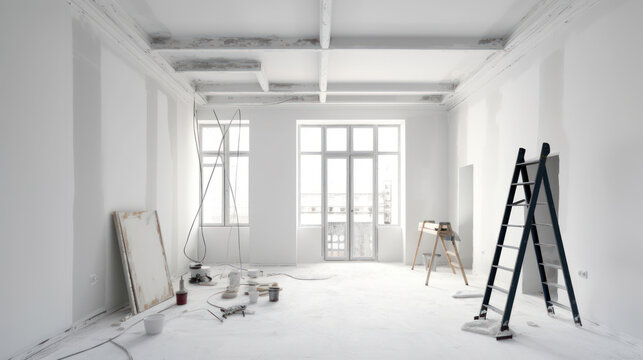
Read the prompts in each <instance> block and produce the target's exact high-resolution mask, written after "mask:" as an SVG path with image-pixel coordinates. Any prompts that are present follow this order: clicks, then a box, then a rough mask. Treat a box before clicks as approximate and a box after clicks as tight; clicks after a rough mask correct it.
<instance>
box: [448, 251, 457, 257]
mask: <svg viewBox="0 0 643 360" xmlns="http://www.w3.org/2000/svg"><path fill="white" fill-rule="evenodd" d="M446 253H447V254H449V255H451V256H454V257H455V253H454V252H453V251H447V252H446Z"/></svg>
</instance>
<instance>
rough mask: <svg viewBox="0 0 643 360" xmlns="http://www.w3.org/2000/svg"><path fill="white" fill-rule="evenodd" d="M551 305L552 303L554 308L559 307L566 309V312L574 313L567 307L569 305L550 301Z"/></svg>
mask: <svg viewBox="0 0 643 360" xmlns="http://www.w3.org/2000/svg"><path fill="white" fill-rule="evenodd" d="M549 303H550V304H552V305H554V306H558V307H559V308H561V309H565V310H567V311H572V309H571V308H570V307H569V306H567V305H563V304H561V303H559V302H556V301H553V300H549Z"/></svg>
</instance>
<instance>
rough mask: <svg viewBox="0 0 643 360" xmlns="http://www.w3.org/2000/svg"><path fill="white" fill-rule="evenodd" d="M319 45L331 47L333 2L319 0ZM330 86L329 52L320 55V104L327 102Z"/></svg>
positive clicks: (323, 47) (330, 0) (326, 47)
mask: <svg viewBox="0 0 643 360" xmlns="http://www.w3.org/2000/svg"><path fill="white" fill-rule="evenodd" d="M319 7H320V11H319V45H320V47H321V48H322V49H324V50H326V49H328V47H329V46H330V24H331V10H332V7H333V0H319ZM327 85H328V51H322V52H320V54H319V91H321V92H320V93H319V102H320V103H325V102H326V88H327Z"/></svg>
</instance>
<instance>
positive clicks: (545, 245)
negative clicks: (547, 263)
mask: <svg viewBox="0 0 643 360" xmlns="http://www.w3.org/2000/svg"><path fill="white" fill-rule="evenodd" d="M534 245H536V246H544V247H554V246H556V244H543V243H538V244H536V243H534Z"/></svg>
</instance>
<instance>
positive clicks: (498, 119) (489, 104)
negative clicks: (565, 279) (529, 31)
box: [449, 0, 643, 339]
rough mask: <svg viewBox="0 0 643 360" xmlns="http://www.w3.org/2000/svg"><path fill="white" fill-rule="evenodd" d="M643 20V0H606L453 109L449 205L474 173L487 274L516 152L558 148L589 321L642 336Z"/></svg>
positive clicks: (478, 246)
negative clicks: (462, 177)
mask: <svg viewBox="0 0 643 360" xmlns="http://www.w3.org/2000/svg"><path fill="white" fill-rule="evenodd" d="M642 16H643V3H642V2H640V1H633V0H631V1H626V0H622V1H620V0H619V1H603V2H601V3H600V4H599V5H598V6H595V7H594V8H592V9H591V10H590V11H589V12H587V13H585V14H582V15H581V16H580V17H579V18H577V19H574V20H573V21H572V22H571V23H570V24H568V25H567V27H566V28H565V29H564V30H562V31H561V32H559V33H556V34H553V35H552V36H551V37H550V38H549V39H548V40H546V41H544V42H543V43H541V44H540V45H539V46H537V47H536V48H535V49H534V50H532V52H531V53H530V54H528V55H527V56H525V57H523V58H522V59H521V60H520V61H519V62H518V63H516V64H514V65H513V66H512V67H511V68H510V69H508V70H506V71H505V72H504V73H503V74H502V75H501V76H500V77H499V78H497V79H496V80H494V81H493V82H492V83H490V84H488V85H487V86H486V87H485V88H483V89H482V90H481V91H479V92H478V93H477V94H475V95H474V96H472V97H470V98H469V99H468V100H467V101H466V102H464V103H462V104H461V105H459V106H458V107H457V108H456V109H454V110H453V111H451V112H450V114H449V118H450V120H449V135H450V141H449V144H450V146H449V149H450V151H449V154H450V158H449V168H450V170H449V174H450V183H451V184H452V187H451V192H450V199H451V203H452V204H456V203H457V202H456V199H457V194H456V192H455V189H457V169H458V168H459V167H460V166H464V165H467V164H474V166H475V169H476V171H475V179H474V186H475V189H476V190H475V195H474V196H475V199H474V269H475V270H476V271H477V272H482V273H483V274H486V273H487V272H488V268H489V264H490V262H491V257H492V254H493V249H494V244H495V242H496V240H497V234H498V229H499V224H500V221H501V217H502V212H503V210H504V202H505V200H506V195H507V189H508V185H509V180H510V176H511V171H512V166H513V162H514V161H515V156H516V152H517V150H518V147H520V146H522V147H525V148H527V150H528V151H527V153H528V154H527V155H528V157H534V156H536V155H537V153H538V152H539V151H540V146H541V143H542V142H543V141H546V142H549V143H550V144H551V146H552V151H553V152H554V153H559V154H560V179H559V180H560V203H559V207H560V211H559V218H560V223H561V230H562V235H563V241H564V243H565V250H566V252H567V257H568V260H569V265H570V270H571V273H572V281H573V283H574V287H575V290H576V296H577V300H578V303H579V308H580V314H581V318H585V319H587V320H592V321H595V322H597V323H599V324H601V325H603V326H606V327H607V328H609V329H611V330H613V331H615V332H620V333H625V334H628V335H629V336H633V337H636V338H639V339H642V338H643V328H642V327H641V326H640V324H641V322H643V313H641V311H639V309H640V301H641V299H642V298H643V290H642V289H641V287H640V286H639V285H638V284H639V283H640V274H641V273H642V272H643V263H642V262H641V261H640V256H641V253H643V242H642V241H640V240H641V236H640V231H639V228H638V226H637V224H638V222H640V221H641V216H642V215H643V213H642V212H641V210H640V206H639V203H640V201H641V200H642V199H643V190H642V189H643V188H642V187H641V186H640V184H638V182H639V181H640V179H641V178H643V167H641V166H640V159H639V158H640V155H641V153H643V148H642V146H641V145H640V144H641V141H640V137H641V134H643V122H641V121H640V112H641V110H640V109H641V107H640V102H641V98H642V97H643V90H642V88H641V86H640V84H641V83H643V71H641V68H640V64H641V63H643V41H642V40H643V39H642V38H641V34H643V24H642V23H641V21H640V19H641V17H642ZM451 214H452V217H453V215H454V214H457V207H452V208H451ZM519 215H520V214H519ZM578 270H588V275H589V277H588V279H583V278H580V277H579V276H578V274H577V272H578Z"/></svg>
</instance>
